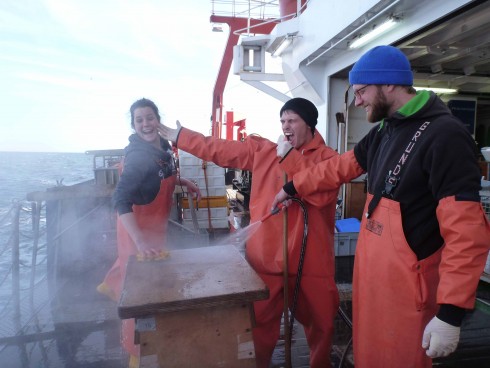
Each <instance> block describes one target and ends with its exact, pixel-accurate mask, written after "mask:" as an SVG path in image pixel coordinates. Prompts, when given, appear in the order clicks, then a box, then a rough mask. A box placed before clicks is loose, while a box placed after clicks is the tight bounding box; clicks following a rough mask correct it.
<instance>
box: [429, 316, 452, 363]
mask: <svg viewBox="0 0 490 368" xmlns="http://www.w3.org/2000/svg"><path fill="white" fill-rule="evenodd" d="M460 330H461V328H460V327H456V326H453V325H450V324H449V323H446V322H444V321H441V320H440V319H439V318H437V317H434V318H432V320H431V321H430V322H429V323H428V324H427V326H426V327H425V330H424V336H423V338H422V348H424V349H426V350H427V351H426V352H425V353H426V354H427V356H428V357H430V358H440V357H445V356H448V355H449V354H451V353H452V352H454V351H455V350H456V348H457V347H458V342H459V333H460Z"/></svg>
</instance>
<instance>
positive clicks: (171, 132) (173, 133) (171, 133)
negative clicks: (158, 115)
mask: <svg viewBox="0 0 490 368" xmlns="http://www.w3.org/2000/svg"><path fill="white" fill-rule="evenodd" d="M176 123H177V128H176V129H172V128H169V127H168V126H166V125H163V124H162V123H160V124H159V125H158V133H159V134H160V136H161V137H162V138H163V139H166V140H167V141H172V142H174V143H175V142H177V137H178V136H179V132H180V130H181V129H182V125H180V121H178V120H177V122H176Z"/></svg>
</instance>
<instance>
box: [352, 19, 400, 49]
mask: <svg viewBox="0 0 490 368" xmlns="http://www.w3.org/2000/svg"><path fill="white" fill-rule="evenodd" d="M398 22H399V19H397V18H395V17H392V18H390V19H388V20H387V21H386V22H384V23H382V24H381V25H379V26H378V27H374V28H373V29H372V30H371V31H370V32H368V33H366V34H364V35H361V36H360V37H358V38H357V39H356V40H355V41H353V42H352V43H351V44H350V45H349V48H351V49H355V48H358V47H361V46H363V45H365V44H366V43H368V42H369V41H371V40H374V39H375V38H376V37H378V36H380V35H382V34H383V33H385V32H387V31H388V30H390V29H391V28H393V27H394V26H395V25H396V24H397V23H398Z"/></svg>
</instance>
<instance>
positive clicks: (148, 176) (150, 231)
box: [97, 98, 201, 367]
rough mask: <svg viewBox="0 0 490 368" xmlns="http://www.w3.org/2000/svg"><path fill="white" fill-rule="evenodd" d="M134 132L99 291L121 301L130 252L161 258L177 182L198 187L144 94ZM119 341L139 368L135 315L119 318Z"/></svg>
mask: <svg viewBox="0 0 490 368" xmlns="http://www.w3.org/2000/svg"><path fill="white" fill-rule="evenodd" d="M130 113H131V127H132V128H133V130H134V132H135V133H134V134H132V135H131V136H130V137H129V145H128V146H127V147H126V148H125V149H124V150H125V153H124V160H123V168H122V172H121V176H120V179H119V181H118V183H117V186H116V189H115V190H114V193H113V195H112V202H113V205H114V207H115V209H116V210H117V214H118V218H117V248H118V258H117V260H116V262H115V263H114V265H113V266H112V268H111V269H110V270H109V272H108V273H107V275H106V277H105V279H104V281H103V282H102V283H101V284H100V285H99V286H98V287H97V290H98V291H99V292H101V293H103V294H106V295H107V296H109V297H110V298H112V299H114V300H116V301H117V300H119V297H120V295H121V291H122V287H123V281H124V277H125V274H126V265H127V261H128V259H129V257H130V256H131V255H136V256H137V257H138V258H144V259H155V258H159V257H160V258H163V257H165V255H166V252H165V240H166V231H167V223H168V218H169V215H170V210H171V207H172V196H173V193H174V189H175V185H176V184H178V185H181V186H186V187H187V191H188V192H190V193H192V194H195V195H196V196H197V199H198V200H199V199H200V196H201V194H200V191H199V188H198V187H197V186H196V185H195V184H194V183H193V182H191V181H190V180H187V179H183V178H180V177H179V175H178V174H177V169H176V166H175V162H174V160H173V156H172V149H171V146H170V144H169V143H168V141H166V140H164V139H163V138H161V137H160V135H159V134H158V129H157V127H158V125H159V124H160V114H159V112H158V107H157V106H156V105H155V103H154V102H153V101H151V100H148V99H146V98H143V99H140V100H137V101H136V102H134V103H133V104H132V105H131V108H130ZM122 344H123V346H124V348H125V350H126V351H127V352H128V353H129V354H130V364H129V366H130V367H133V366H139V345H135V344H134V319H128V320H123V324H122Z"/></svg>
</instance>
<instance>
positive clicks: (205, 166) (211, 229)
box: [202, 161, 214, 233]
mask: <svg viewBox="0 0 490 368" xmlns="http://www.w3.org/2000/svg"><path fill="white" fill-rule="evenodd" d="M207 166H208V163H207V162H206V161H203V162H202V169H203V170H204V182H205V184H206V201H207V203H208V225H209V231H210V232H211V233H213V232H214V229H213V224H212V222H211V203H210V201H209V186H208V174H207V172H206V168H207Z"/></svg>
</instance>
